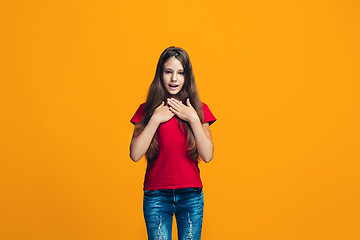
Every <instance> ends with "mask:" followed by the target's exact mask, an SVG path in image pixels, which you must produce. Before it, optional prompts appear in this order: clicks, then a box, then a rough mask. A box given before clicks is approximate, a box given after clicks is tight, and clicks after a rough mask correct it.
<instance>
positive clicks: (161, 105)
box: [156, 101, 165, 109]
mask: <svg viewBox="0 0 360 240" xmlns="http://www.w3.org/2000/svg"><path fill="white" fill-rule="evenodd" d="M164 104H165V102H164V101H162V102H161V104H160V105H159V106H158V107H157V108H156V109H158V108H161V107H163V106H164Z"/></svg>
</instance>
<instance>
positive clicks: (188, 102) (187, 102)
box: [186, 98, 192, 107]
mask: <svg viewBox="0 0 360 240" xmlns="http://www.w3.org/2000/svg"><path fill="white" fill-rule="evenodd" d="M186 105H187V106H189V107H192V105H191V103H190V98H188V99H186Z"/></svg>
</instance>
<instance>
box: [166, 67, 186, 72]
mask: <svg viewBox="0 0 360 240" xmlns="http://www.w3.org/2000/svg"><path fill="white" fill-rule="evenodd" d="M164 70H172V71H173V69H172V68H170V67H167V68H164ZM178 71H184V69H182V68H180V69H179V70H178Z"/></svg>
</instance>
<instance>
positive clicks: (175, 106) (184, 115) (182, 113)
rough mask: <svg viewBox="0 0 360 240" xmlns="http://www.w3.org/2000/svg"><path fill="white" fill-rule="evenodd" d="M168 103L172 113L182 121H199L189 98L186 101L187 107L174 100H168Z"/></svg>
mask: <svg viewBox="0 0 360 240" xmlns="http://www.w3.org/2000/svg"><path fill="white" fill-rule="evenodd" d="M167 103H168V105H169V106H170V108H169V109H170V111H171V112H172V113H174V114H175V115H176V116H178V117H179V118H181V119H182V120H184V121H187V122H189V123H190V122H191V121H194V120H196V119H199V116H198V114H197V112H196V110H195V109H194V108H193V106H192V105H191V103H190V99H189V98H188V99H187V100H186V105H184V104H183V103H182V102H181V101H178V100H176V99H174V98H168V100H167Z"/></svg>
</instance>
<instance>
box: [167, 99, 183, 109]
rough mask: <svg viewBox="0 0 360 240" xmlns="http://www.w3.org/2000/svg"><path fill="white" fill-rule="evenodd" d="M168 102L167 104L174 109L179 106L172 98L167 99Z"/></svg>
mask: <svg viewBox="0 0 360 240" xmlns="http://www.w3.org/2000/svg"><path fill="white" fill-rule="evenodd" d="M168 104H169V105H170V106H171V107H173V108H175V109H176V110H179V109H180V107H181V106H180V105H179V104H178V103H177V102H175V101H173V100H169V101H168Z"/></svg>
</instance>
